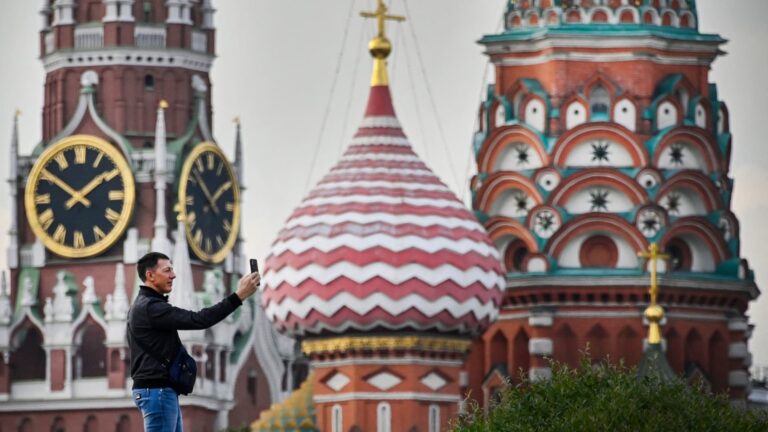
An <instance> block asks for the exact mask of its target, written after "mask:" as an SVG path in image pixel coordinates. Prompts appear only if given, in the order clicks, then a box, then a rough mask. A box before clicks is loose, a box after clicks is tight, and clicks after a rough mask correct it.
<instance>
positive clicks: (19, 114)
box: [13, 108, 21, 119]
mask: <svg viewBox="0 0 768 432" xmlns="http://www.w3.org/2000/svg"><path fill="white" fill-rule="evenodd" d="M13 116H14V117H16V119H18V118H19V117H21V110H20V109H18V108H16V112H15V113H14V114H13Z"/></svg>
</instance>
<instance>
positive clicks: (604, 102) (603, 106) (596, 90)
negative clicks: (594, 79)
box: [589, 84, 611, 115]
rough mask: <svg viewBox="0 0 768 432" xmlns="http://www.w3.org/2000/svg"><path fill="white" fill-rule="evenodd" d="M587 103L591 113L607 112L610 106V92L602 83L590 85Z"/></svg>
mask: <svg viewBox="0 0 768 432" xmlns="http://www.w3.org/2000/svg"><path fill="white" fill-rule="evenodd" d="M589 105H590V107H591V108H592V115H595V114H608V110H609V109H610V107H611V94H610V93H608V89H606V88H605V87H603V85H602V84H597V85H595V86H594V87H592V91H591V92H590V93H589Z"/></svg>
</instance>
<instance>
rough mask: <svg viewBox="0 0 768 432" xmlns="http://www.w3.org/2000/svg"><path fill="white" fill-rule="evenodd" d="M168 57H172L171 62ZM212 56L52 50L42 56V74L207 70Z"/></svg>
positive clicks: (151, 51)
mask: <svg viewBox="0 0 768 432" xmlns="http://www.w3.org/2000/svg"><path fill="white" fill-rule="evenodd" d="M171 60H173V61H172V62H171ZM213 60H214V56H212V55H210V54H205V53H198V52H192V51H188V50H181V49H141V48H134V47H126V48H104V49H94V50H88V51H71V50H70V51H61V50H58V51H55V52H53V53H51V54H50V55H47V56H45V57H43V67H44V68H45V73H51V72H53V71H56V70H59V69H63V68H67V67H77V68H83V67H99V66H144V67H175V68H180V69H187V70H192V71H196V72H203V73H208V72H210V70H211V66H212V65H213Z"/></svg>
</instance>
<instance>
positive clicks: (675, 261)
mask: <svg viewBox="0 0 768 432" xmlns="http://www.w3.org/2000/svg"><path fill="white" fill-rule="evenodd" d="M666 249H667V253H668V254H669V265H670V267H671V270H672V271H673V272H674V271H691V266H692V264H693V254H692V253H691V248H690V247H688V243H686V241H685V240H682V239H680V238H673V239H672V240H670V241H669V243H667V248H666Z"/></svg>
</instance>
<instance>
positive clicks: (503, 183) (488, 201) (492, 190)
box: [475, 173, 544, 212]
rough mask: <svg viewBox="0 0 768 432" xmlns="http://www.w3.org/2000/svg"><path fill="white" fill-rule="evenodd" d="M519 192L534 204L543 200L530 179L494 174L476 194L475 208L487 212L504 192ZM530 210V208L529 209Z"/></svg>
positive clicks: (514, 175) (521, 176)
mask: <svg viewBox="0 0 768 432" xmlns="http://www.w3.org/2000/svg"><path fill="white" fill-rule="evenodd" d="M509 190H519V191H520V192H522V193H524V194H525V195H526V196H527V197H529V198H530V199H531V200H532V201H533V202H535V204H541V203H542V202H543V201H544V199H543V197H542V196H541V194H540V193H539V191H538V189H536V186H535V185H534V184H533V182H532V181H531V179H529V178H528V177H525V176H523V175H521V174H517V173H495V174H492V175H491V176H489V177H488V178H487V179H486V180H485V182H483V186H482V187H481V188H480V190H479V191H478V193H477V198H476V200H475V204H476V206H475V208H477V209H479V210H481V211H484V212H489V211H490V210H491V208H492V207H493V206H494V205H495V204H496V202H497V201H498V200H499V198H500V197H501V195H502V194H503V193H504V192H505V191H509ZM529 208H531V207H529Z"/></svg>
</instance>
